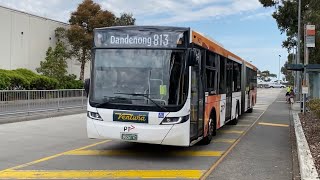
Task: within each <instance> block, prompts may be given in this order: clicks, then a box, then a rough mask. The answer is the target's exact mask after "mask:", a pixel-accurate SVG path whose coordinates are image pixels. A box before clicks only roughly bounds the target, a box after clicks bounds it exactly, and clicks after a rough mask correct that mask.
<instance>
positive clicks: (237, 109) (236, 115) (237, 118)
mask: <svg viewBox="0 0 320 180" xmlns="http://www.w3.org/2000/svg"><path fill="white" fill-rule="evenodd" d="M238 121H239V106H238V105H237V108H236V114H235V117H234V119H233V120H232V121H230V124H231V125H236V124H238Z"/></svg>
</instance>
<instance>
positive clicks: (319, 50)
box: [259, 0, 320, 63]
mask: <svg viewBox="0 0 320 180" xmlns="http://www.w3.org/2000/svg"><path fill="white" fill-rule="evenodd" d="M259 1H260V3H261V4H262V5H263V6H264V7H275V8H276V11H275V12H274V13H273V14H272V16H273V18H274V19H275V20H276V21H277V24H278V28H279V29H280V31H281V33H286V35H287V39H286V40H285V41H283V43H282V46H283V47H285V48H287V49H288V51H290V50H291V49H293V48H294V47H295V46H296V44H297V38H296V37H297V34H298V15H297V14H298V0H290V1H289V0H259ZM308 23H310V24H314V25H316V28H317V35H316V44H317V45H318V46H316V48H312V49H310V62H309V63H320V46H319V44H320V31H319V29H320V1H319V0H301V37H302V38H301V40H302V44H301V49H300V52H302V54H303V52H304V47H303V41H304V39H303V37H304V36H303V35H304V25H305V24H308ZM301 57H303V55H302V56H301ZM301 59H303V58H301Z"/></svg>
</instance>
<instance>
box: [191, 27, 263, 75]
mask: <svg viewBox="0 0 320 180" xmlns="http://www.w3.org/2000/svg"><path fill="white" fill-rule="evenodd" d="M190 35H191V37H190V43H194V44H197V45H199V46H201V47H204V48H207V49H209V50H211V51H213V52H215V53H217V54H220V55H222V56H224V57H228V58H229V59H231V60H233V61H237V62H239V63H241V64H245V65H246V66H247V67H249V68H251V69H254V70H257V67H255V66H254V65H253V64H251V63H249V62H247V61H246V60H244V59H242V58H240V57H239V56H237V55H235V54H233V53H232V52H230V51H228V50H227V49H225V48H224V47H223V46H222V45H221V44H219V43H218V42H216V41H214V40H212V39H211V38H209V37H206V36H204V35H203V34H201V33H199V32H196V31H194V30H192V31H191V33H190Z"/></svg>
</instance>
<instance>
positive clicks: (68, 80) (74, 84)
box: [59, 74, 83, 89]
mask: <svg viewBox="0 0 320 180" xmlns="http://www.w3.org/2000/svg"><path fill="white" fill-rule="evenodd" d="M76 78H77V77H76V75H74V74H70V75H68V76H65V77H64V78H63V79H62V80H61V82H60V83H59V88H60V89H83V82H82V81H81V80H76Z"/></svg>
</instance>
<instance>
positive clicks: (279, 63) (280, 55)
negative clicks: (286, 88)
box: [278, 55, 281, 83]
mask: <svg viewBox="0 0 320 180" xmlns="http://www.w3.org/2000/svg"><path fill="white" fill-rule="evenodd" d="M280 58H281V55H279V77H278V80H279V83H280V71H281V69H280Z"/></svg>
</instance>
